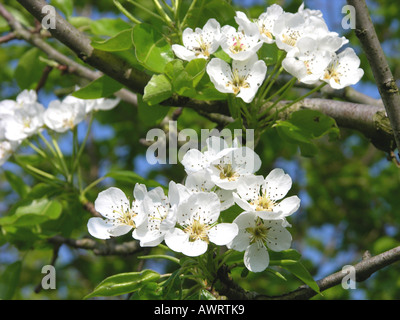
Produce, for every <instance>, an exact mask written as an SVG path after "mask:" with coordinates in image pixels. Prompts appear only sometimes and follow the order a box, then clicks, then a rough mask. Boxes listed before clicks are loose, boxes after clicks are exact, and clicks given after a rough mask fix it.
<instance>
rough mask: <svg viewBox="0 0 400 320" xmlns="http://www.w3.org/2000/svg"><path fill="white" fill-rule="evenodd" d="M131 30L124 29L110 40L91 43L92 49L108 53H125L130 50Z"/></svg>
mask: <svg viewBox="0 0 400 320" xmlns="http://www.w3.org/2000/svg"><path fill="white" fill-rule="evenodd" d="M131 38H132V29H126V30H124V31H121V32H120V33H118V34H117V35H115V36H114V37H112V38H109V39H107V40H105V41H102V42H94V41H93V42H92V47H93V48H95V49H99V50H103V51H108V52H118V51H125V50H129V49H130V48H132V41H131Z"/></svg>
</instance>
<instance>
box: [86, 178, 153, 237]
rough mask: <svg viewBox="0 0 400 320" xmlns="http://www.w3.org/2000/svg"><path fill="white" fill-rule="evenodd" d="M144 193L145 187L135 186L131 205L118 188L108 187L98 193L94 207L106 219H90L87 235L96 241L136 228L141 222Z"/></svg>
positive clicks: (145, 191)
mask: <svg viewBox="0 0 400 320" xmlns="http://www.w3.org/2000/svg"><path fill="white" fill-rule="evenodd" d="M146 193H147V189H146V186H144V185H142V184H136V185H135V188H134V191H133V195H134V198H135V200H133V201H132V204H131V203H130V200H129V199H128V198H127V196H126V195H125V193H124V192H123V191H122V190H120V189H118V188H115V187H110V188H108V189H107V190H104V191H102V192H100V193H99V195H98V196H97V199H96V200H95V202H94V206H95V209H96V211H97V212H99V213H100V214H101V215H102V216H103V217H105V218H106V219H102V218H100V217H93V218H90V219H89V221H88V224H87V227H88V231H89V233H90V234H91V235H92V236H93V237H95V238H98V239H109V238H111V237H117V236H121V235H124V234H126V233H128V232H129V231H131V230H132V229H134V228H136V227H137V226H138V224H140V223H141V222H142V221H143V215H144V213H143V207H142V205H143V200H144V198H145V195H146Z"/></svg>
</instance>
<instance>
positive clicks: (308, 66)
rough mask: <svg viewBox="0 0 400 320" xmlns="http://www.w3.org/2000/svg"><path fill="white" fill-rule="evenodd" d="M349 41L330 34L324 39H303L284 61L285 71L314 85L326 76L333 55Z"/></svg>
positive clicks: (323, 37)
mask: <svg viewBox="0 0 400 320" xmlns="http://www.w3.org/2000/svg"><path fill="white" fill-rule="evenodd" d="M347 42H348V40H347V39H346V38H344V37H339V36H338V35H337V34H334V33H329V34H326V35H324V36H322V37H318V38H312V37H308V36H307V37H303V38H301V39H300V40H298V41H297V43H296V47H294V48H293V49H292V50H290V51H289V52H288V54H287V55H286V57H285V59H284V60H283V61H282V66H283V67H284V69H285V70H286V71H287V72H289V73H290V74H292V75H293V76H294V77H296V78H297V79H298V80H299V81H301V82H303V83H306V84H314V83H316V82H318V81H319V80H320V78H321V77H322V76H323V75H324V73H325V69H326V68H327V67H328V65H329V63H330V62H331V60H332V55H334V54H335V52H336V51H337V50H338V49H339V48H341V47H342V46H343V45H344V44H346V43H347Z"/></svg>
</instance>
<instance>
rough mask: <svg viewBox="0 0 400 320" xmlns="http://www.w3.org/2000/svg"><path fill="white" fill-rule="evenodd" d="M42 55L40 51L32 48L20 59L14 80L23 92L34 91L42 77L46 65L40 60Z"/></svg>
mask: <svg viewBox="0 0 400 320" xmlns="http://www.w3.org/2000/svg"><path fill="white" fill-rule="evenodd" d="M40 55H41V52H40V51H39V49H37V48H32V49H30V50H28V51H27V52H26V53H25V54H24V55H23V56H22V57H21V58H20V59H19V62H18V65H17V67H16V68H15V73H14V78H15V80H16V81H17V84H18V86H19V88H20V89H21V90H24V89H34V88H35V87H36V84H37V82H38V81H39V79H40V77H41V76H42V72H43V68H44V67H45V64H44V63H43V62H41V61H40V60H39V56H40Z"/></svg>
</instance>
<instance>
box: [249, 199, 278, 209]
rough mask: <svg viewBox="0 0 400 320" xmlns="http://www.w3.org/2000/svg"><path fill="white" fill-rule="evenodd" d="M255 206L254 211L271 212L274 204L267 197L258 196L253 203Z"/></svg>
mask: <svg viewBox="0 0 400 320" xmlns="http://www.w3.org/2000/svg"><path fill="white" fill-rule="evenodd" d="M254 205H255V206H256V211H273V208H274V206H275V202H274V201H273V200H271V199H270V198H269V197H268V196H265V195H264V196H259V197H258V199H256V200H255V201H254Z"/></svg>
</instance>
